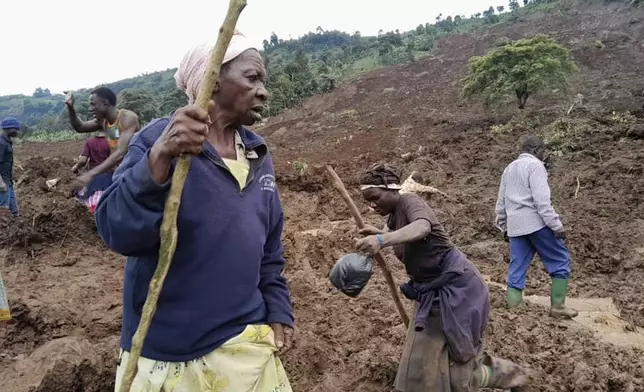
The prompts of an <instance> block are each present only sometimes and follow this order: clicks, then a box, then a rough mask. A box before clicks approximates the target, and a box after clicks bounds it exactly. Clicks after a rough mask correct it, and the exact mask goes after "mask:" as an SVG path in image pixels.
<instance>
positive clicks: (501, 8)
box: [496, 5, 505, 14]
mask: <svg viewBox="0 0 644 392" xmlns="http://www.w3.org/2000/svg"><path fill="white" fill-rule="evenodd" d="M503 11H505V7H504V6H502V5H500V6H498V7H496V12H498V13H499V14H500V13H502V12H503Z"/></svg>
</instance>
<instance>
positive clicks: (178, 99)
mask: <svg viewBox="0 0 644 392" xmlns="http://www.w3.org/2000/svg"><path fill="white" fill-rule="evenodd" d="M187 104H188V96H187V95H186V94H185V93H184V92H183V91H181V90H179V89H178V88H177V87H176V86H170V87H169V88H168V89H166V90H165V91H164V92H163V95H162V96H161V104H160V105H159V110H158V111H157V116H167V115H169V114H170V113H172V112H173V111H175V110H177V109H179V108H180V107H183V106H186V105H187Z"/></svg>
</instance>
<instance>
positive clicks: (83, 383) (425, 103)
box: [0, 6, 644, 392]
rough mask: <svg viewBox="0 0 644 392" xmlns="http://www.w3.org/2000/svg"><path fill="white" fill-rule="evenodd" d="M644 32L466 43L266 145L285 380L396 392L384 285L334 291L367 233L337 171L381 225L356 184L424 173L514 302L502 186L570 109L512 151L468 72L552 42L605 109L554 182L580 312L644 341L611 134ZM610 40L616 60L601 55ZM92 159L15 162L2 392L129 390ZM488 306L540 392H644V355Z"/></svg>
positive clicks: (629, 27)
mask: <svg viewBox="0 0 644 392" xmlns="http://www.w3.org/2000/svg"><path fill="white" fill-rule="evenodd" d="M611 7H612V6H611ZM571 18H575V20H577V21H578V23H571V22H570V20H571ZM643 20H644V12H643V11H625V10H622V9H620V8H618V7H617V6H615V7H612V8H600V7H598V6H591V7H587V8H583V9H582V8H580V9H577V10H571V11H570V12H567V13H561V14H553V15H549V16H548V18H546V19H545V20H544V19H539V20H535V19H533V18H525V19H524V20H520V21H518V22H517V24H515V25H512V26H511V27H507V28H506V27H503V26H498V27H495V28H494V29H493V30H491V31H489V32H487V33H484V34H482V35H477V36H454V37H450V38H448V39H446V40H442V41H441V42H439V51H438V53H437V54H436V55H435V56H434V57H430V58H428V59H424V60H421V61H418V62H417V63H415V64H411V65H404V66H397V67H392V68H385V69H380V70H376V71H373V72H371V73H367V74H365V75H362V76H360V77H358V78H356V79H355V80H354V81H352V82H351V83H348V84H346V85H343V86H340V87H339V88H338V89H337V90H335V91H334V92H332V93H330V94H327V95H324V96H320V97H314V98H312V99H310V100H308V101H307V102H305V103H304V105H303V106H302V107H301V108H298V109H293V110H289V111H287V112H285V113H284V114H282V115H280V116H277V117H276V118H272V119H270V120H269V121H268V123H267V124H266V125H265V126H264V127H263V128H261V129H259V130H258V132H260V133H261V134H262V135H264V136H265V137H266V138H267V140H268V142H269V144H270V147H271V149H272V152H273V154H274V156H275V162H276V168H277V181H278V186H279V188H280V191H281V195H282V199H283V204H284V210H285V220H286V225H285V231H284V236H283V240H284V246H285V253H286V259H287V268H286V276H287V278H288V281H289V285H290V288H291V291H292V295H293V303H294V308H295V314H296V318H297V335H298V341H297V347H296V348H295V349H294V350H292V351H291V352H290V353H288V354H287V355H286V356H285V357H284V362H285V365H286V367H287V370H288V372H289V375H290V378H291V380H292V383H293V387H294V390H295V391H297V392H305V391H306V392H353V391H358V392H388V391H390V390H391V386H392V383H393V379H394V376H395V372H396V367H397V362H398V359H399V356H400V354H401V350H402V344H403V340H404V329H403V326H402V323H401V321H400V319H399V317H398V315H397V312H396V309H395V307H394V305H393V302H392V300H391V299H390V297H389V292H388V290H387V287H386V284H385V282H384V279H383V277H382V275H381V273H380V272H379V271H378V270H377V268H376V269H375V274H374V277H373V278H372V280H371V281H370V282H369V284H368V286H367V287H366V289H365V290H364V291H363V293H362V294H361V295H360V296H359V297H358V298H355V299H351V298H348V297H346V296H344V295H343V294H341V293H339V292H337V291H336V290H335V289H333V287H332V286H331V284H330V283H329V281H328V272H329V270H330V269H331V267H332V266H333V264H334V262H335V261H336V260H337V259H338V258H339V257H340V256H341V255H343V254H344V253H346V252H349V251H351V250H352V246H353V242H354V238H355V231H354V228H353V222H352V221H351V220H350V216H349V213H348V211H347V209H346V206H345V205H344V203H343V201H342V199H341V198H340V197H339V196H338V195H336V193H335V191H333V190H332V189H331V188H330V186H329V183H328V180H327V178H326V177H325V174H324V168H323V165H324V164H326V163H331V164H333V165H334V167H335V169H336V171H337V172H338V173H339V174H340V176H341V177H342V178H343V179H344V181H345V182H346V185H347V187H348V188H349V189H350V190H351V192H352V194H353V196H354V197H355V198H356V201H357V202H358V204H359V206H360V208H361V209H362V212H363V213H364V214H365V219H366V220H367V221H369V222H370V223H372V224H377V225H380V224H382V222H381V218H379V217H377V216H374V214H372V213H371V212H369V211H368V209H367V208H366V206H365V205H364V204H363V203H362V202H361V201H360V199H359V197H358V196H359V195H358V194H357V193H356V192H355V187H356V175H357V173H358V171H359V170H362V169H364V168H366V167H367V166H368V165H370V164H371V163H373V162H375V161H379V160H388V161H391V162H393V163H396V164H398V165H400V166H401V167H403V168H404V169H405V170H406V172H407V173H408V174H409V173H410V172H411V171H412V170H416V171H418V172H419V173H420V174H421V176H422V177H423V181H424V182H426V183H428V184H431V185H433V186H436V187H438V188H439V189H441V190H443V191H444V192H446V193H447V194H448V195H450V199H449V200H448V199H445V198H443V197H432V198H430V199H428V201H429V203H430V205H431V206H432V207H433V208H435V209H436V211H437V213H438V215H439V218H440V219H441V220H442V221H443V223H444V226H445V227H446V229H447V230H448V231H449V233H450V234H451V236H452V238H453V239H454V242H455V243H456V244H457V245H458V246H459V247H460V248H461V249H462V250H463V251H464V252H465V253H466V254H467V255H468V256H469V257H470V258H471V260H472V261H474V262H475V263H476V264H477V265H478V267H479V268H480V269H481V271H482V272H483V274H484V275H486V276H488V277H489V279H490V280H491V281H492V282H494V283H497V284H501V285H503V284H504V283H505V270H506V268H507V262H508V257H509V256H508V250H507V244H506V243H505V242H503V240H502V238H501V237H500V235H499V234H498V232H497V231H496V229H495V228H494V227H493V225H492V222H493V211H494V203H495V200H496V192H497V186H498V181H499V176H500V174H501V172H502V170H503V167H504V166H505V165H506V164H507V163H509V162H510V161H511V160H512V159H513V158H514V157H515V156H516V151H517V140H518V137H523V136H525V135H527V134H528V133H538V134H543V133H545V132H547V130H548V129H550V128H548V124H551V123H553V122H554V121H555V120H556V119H557V118H558V117H560V116H561V113H562V112H564V113H565V111H566V110H567V108H568V106H569V104H568V103H567V102H563V103H562V102H559V101H556V100H555V99H554V98H553V97H550V96H542V97H535V98H534V100H533V101H532V102H531V105H532V106H530V108H529V109H526V111H527V113H526V117H528V118H536V119H539V121H538V122H536V123H534V124H532V125H530V126H517V127H515V129H514V132H515V133H514V134H513V135H512V137H506V138H494V137H492V136H491V134H490V127H491V126H492V125H501V124H504V123H505V122H507V121H508V120H509V118H510V117H511V115H512V114H508V113H504V112H499V113H484V112H483V111H482V110H481V109H480V108H477V107H475V106H472V105H468V104H465V103H462V102H461V101H460V100H459V97H458V85H457V81H458V80H459V79H460V78H461V77H462V76H463V73H464V70H465V68H466V65H467V59H468V58H469V56H471V55H473V54H478V53H481V52H482V51H483V49H485V48H486V47H489V46H490V45H492V44H493V43H494V42H497V40H498V39H500V38H502V37H504V36H508V37H511V38H516V37H518V36H521V34H534V33H538V32H555V35H556V36H557V38H558V39H561V40H563V41H565V42H567V43H568V44H569V45H571V47H572V49H573V55H574V56H575V58H576V59H578V60H579V62H580V68H581V74H582V75H583V76H584V77H582V78H579V80H578V81H577V82H576V85H575V89H577V90H578V91H582V92H584V94H586V96H587V97H590V98H589V100H590V103H589V105H591V106H589V107H588V108H586V109H584V108H580V109H578V110H575V111H573V113H572V114H571V116H570V119H569V120H567V121H571V122H576V121H581V122H584V124H590V126H587V127H585V128H583V129H582V130H581V131H579V132H581V133H580V134H572V135H571V136H569V137H570V138H571V139H574V140H573V143H571V144H569V145H567V146H566V147H565V148H563V149H562V150H561V151H562V154H561V155H560V156H558V157H557V158H556V159H555V162H554V165H553V168H552V170H551V174H550V184H551V188H552V192H553V200H554V203H555V206H556V208H557V210H558V212H559V213H560V214H561V215H562V217H563V219H564V224H565V225H566V228H567V231H568V237H569V239H568V244H569V245H570V248H571V252H572V256H573V264H572V267H573V281H572V283H571V295H572V296H575V297H582V298H591V297H607V298H611V299H612V300H613V301H614V302H615V303H616V304H617V306H618V307H619V310H620V312H621V317H622V318H623V319H624V320H626V321H627V322H628V323H629V330H631V331H637V330H638V328H644V248H643V246H644V245H643V244H644V203H642V200H644V176H643V173H642V170H643V165H644V164H643V162H644V141H642V140H641V139H637V138H632V137H626V131H625V130H624V129H623V127H622V125H621V124H620V123H619V122H618V121H616V120H614V119H611V111H612V110H613V109H614V108H618V109H619V108H624V107H627V106H629V105H630V106H632V107H641V105H642V103H644V102H642V99H641V91H644V87H643V86H642V83H641V73H639V74H638V70H641V68H638V67H640V64H641V63H642V61H644V47H642V46H641V45H639V44H637V45H636V44H635V43H637V42H640V43H641V42H643V40H644V27H643V26H644V22H641V21H643ZM618 33H619V34H618ZM620 34H621V35H620ZM599 38H602V39H603V42H604V45H605V47H604V48H603V49H602V50H598V49H592V48H593V46H592V45H590V46H588V45H586V44H587V43H588V42H591V43H592V42H595V41H596V40H597V39H599ZM635 75H639V78H637V77H636V76H635ZM609 79H610V82H607V83H603V81H606V80H609ZM629 89H633V91H629ZM637 89H639V93H637V92H636V91H635V90H637ZM636 93H637V94H640V95H637V94H636ZM638 100H639V101H638ZM592 105H594V106H592ZM639 115H641V113H639ZM637 121H638V122H640V123H641V121H642V119H641V118H639V119H637ZM575 129H576V128H575ZM80 147H81V144H80V143H79V142H69V143H60V144H53V145H46V144H21V145H19V146H17V148H16V159H17V167H16V178H17V193H18V198H19V201H20V206H21V208H22V218H20V219H18V220H14V219H12V218H11V217H10V216H7V215H6V214H0V232H1V233H2V236H1V237H0V246H1V247H2V250H1V252H2V253H1V254H0V256H3V257H2V258H0V260H3V262H2V264H0V268H2V276H3V279H4V282H5V286H6V287H7V290H8V296H9V301H10V303H11V306H12V312H13V317H14V319H13V320H12V321H11V322H9V323H3V324H0V391H2V392H26V391H34V392H63V391H64V392H70V391H72V392H80V391H88V392H108V391H112V390H113V388H114V385H113V379H114V371H115V367H116V355H117V352H118V339H119V337H118V335H119V331H120V323H121V282H122V277H123V276H122V274H123V268H122V267H123V257H121V256H119V255H116V254H114V253H112V252H110V251H109V250H108V249H107V248H106V247H105V246H104V245H103V244H102V242H101V241H100V239H99V238H98V236H97V234H96V229H95V226H94V222H93V218H92V217H91V216H90V215H89V214H88V213H86V211H85V210H84V208H83V207H80V206H78V205H77V204H76V203H74V201H73V200H70V199H69V198H68V197H67V191H68V187H69V185H70V181H71V179H72V177H71V175H70V173H69V168H70V167H71V165H72V159H73V158H74V157H75V156H77V154H78V152H79V151H80ZM298 163H299V164H298ZM304 163H305V165H304ZM52 178H59V179H60V182H59V183H58V184H57V185H56V187H55V188H54V189H50V188H49V187H48V186H47V185H46V184H45V181H46V180H49V179H52ZM387 258H388V260H389V264H390V266H391V269H392V272H393V274H394V277H395V279H396V280H397V282H399V283H402V282H404V281H405V274H404V270H403V268H402V267H401V265H400V264H398V263H397V262H396V261H395V260H394V259H393V257H392V256H391V255H390V254H387ZM548 283H549V282H548V276H547V275H546V274H545V273H544V272H543V270H542V268H541V267H540V265H539V264H538V263H534V265H533V266H532V267H531V270H530V271H529V275H528V287H527V291H528V292H529V293H530V294H540V295H548V289H549V284H548ZM490 290H491V293H492V305H493V306H492V311H491V316H490V325H489V328H488V331H487V348H488V349H489V350H490V351H491V352H492V353H494V354H496V355H499V356H502V357H505V358H508V359H511V360H514V361H516V362H518V363H520V364H523V365H526V366H529V367H531V368H532V369H533V370H534V371H535V380H534V383H533V384H532V385H531V386H530V387H529V388H527V389H526V390H527V391H540V392H564V391H569V392H573V391H574V392H578V391H597V392H599V391H610V392H621V391H624V392H636V391H644V359H643V358H644V353H643V352H642V351H641V350H638V349H637V348H631V347H625V348H620V347H617V346H613V345H610V344H605V343H602V342H600V341H598V340H597V339H595V338H594V337H593V335H592V334H591V332H590V331H585V330H583V329H579V328H572V327H571V324H570V323H565V322H561V321H555V320H552V319H550V318H549V317H548V316H547V309H546V308H545V307H541V306H538V305H534V304H527V306H526V308H525V309H523V310H522V311H520V312H518V313H509V312H508V311H506V310H505V309H504V306H503V305H504V292H503V291H502V290H501V289H499V288H497V287H496V286H494V285H491V289H490Z"/></svg>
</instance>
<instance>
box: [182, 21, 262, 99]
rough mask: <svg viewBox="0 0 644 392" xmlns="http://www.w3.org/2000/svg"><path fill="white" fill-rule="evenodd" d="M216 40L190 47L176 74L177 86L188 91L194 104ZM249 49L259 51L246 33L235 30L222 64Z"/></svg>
mask: <svg viewBox="0 0 644 392" xmlns="http://www.w3.org/2000/svg"><path fill="white" fill-rule="evenodd" d="M216 42H217V41H216V40H214V41H209V42H206V43H202V44H200V45H197V46H194V47H193V48H192V49H190V50H189V51H188V52H187V53H186V54H185V55H184V56H183V60H181V64H179V68H178V69H177V72H176V73H175V74H174V79H175V81H176V82H177V87H179V89H180V90H181V91H183V92H184V93H186V95H187V96H188V100H189V103H190V104H193V103H194V102H195V101H196V100H197V94H198V93H199V86H200V85H201V81H202V80H203V74H204V72H205V71H206V66H207V64H208V60H209V59H210V54H211V53H212V51H213V49H214V48H215V43H216ZM249 49H255V50H257V51H259V48H257V47H256V46H255V45H253V44H252V43H251V42H250V40H249V39H248V38H246V36H245V35H243V34H242V33H240V32H239V31H237V30H235V32H234V33H233V37H232V39H231V40H230V44H229V45H228V50H226V54H225V55H224V60H223V62H222V65H223V64H226V63H228V62H230V61H232V60H234V59H235V58H237V56H239V55H240V54H242V53H244V52H245V51H247V50H249Z"/></svg>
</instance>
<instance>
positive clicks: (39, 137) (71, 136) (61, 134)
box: [22, 131, 88, 143]
mask: <svg viewBox="0 0 644 392" xmlns="http://www.w3.org/2000/svg"><path fill="white" fill-rule="evenodd" d="M87 137H88V136H87V134H82V133H76V132H72V131H35V132H30V133H29V134H27V135H25V136H23V137H22V140H23V141H26V142H34V143H56V142H64V141H68V140H84V139H87Z"/></svg>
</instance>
